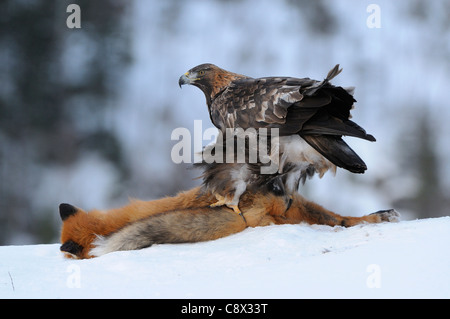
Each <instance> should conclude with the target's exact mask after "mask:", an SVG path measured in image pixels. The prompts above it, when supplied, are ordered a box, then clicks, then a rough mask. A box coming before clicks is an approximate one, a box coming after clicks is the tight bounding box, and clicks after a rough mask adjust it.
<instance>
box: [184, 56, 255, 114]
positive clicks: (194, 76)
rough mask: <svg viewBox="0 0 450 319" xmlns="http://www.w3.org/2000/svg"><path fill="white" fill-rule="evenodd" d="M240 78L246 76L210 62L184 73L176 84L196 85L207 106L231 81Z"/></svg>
mask: <svg viewBox="0 0 450 319" xmlns="http://www.w3.org/2000/svg"><path fill="white" fill-rule="evenodd" d="M241 78H246V76H243V75H240V74H236V73H232V72H229V71H226V70H224V69H221V68H219V67H218V66H216V65H214V64H211V63H205V64H200V65H197V66H196V67H194V68H192V69H190V70H189V71H187V72H186V73H184V74H183V75H182V76H181V77H180V79H179V80H178V85H179V86H180V88H181V86H182V85H185V84H190V85H194V86H196V87H198V88H199V89H200V90H202V92H203V93H204V94H205V97H206V102H207V104H208V106H209V105H211V102H212V101H213V100H214V98H215V97H216V96H217V94H219V93H220V92H222V91H223V90H224V89H225V88H226V87H228V86H229V85H230V83H231V82H233V81H234V80H237V79H241Z"/></svg>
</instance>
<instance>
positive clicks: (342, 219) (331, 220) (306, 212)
mask: <svg viewBox="0 0 450 319" xmlns="http://www.w3.org/2000/svg"><path fill="white" fill-rule="evenodd" d="M271 215H272V216H274V218H275V220H276V223H277V224H297V223H300V222H306V223H308V224H319V225H328V226H344V227H351V226H355V225H358V224H363V223H369V224H373V223H381V222H397V221H399V220H400V214H399V213H398V212H396V211H395V210H394V209H389V210H381V211H378V212H375V213H372V214H369V215H365V216H362V217H348V216H341V215H339V214H336V213H334V212H332V211H330V210H328V209H326V208H324V207H322V206H320V205H318V204H316V203H314V202H311V201H308V200H306V199H305V198H303V197H302V196H301V195H299V194H296V195H294V201H293V204H292V205H291V207H290V208H289V209H288V210H287V211H286V212H285V213H280V212H276V211H273V212H271Z"/></svg>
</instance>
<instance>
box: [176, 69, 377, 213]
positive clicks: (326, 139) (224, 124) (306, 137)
mask: <svg viewBox="0 0 450 319" xmlns="http://www.w3.org/2000/svg"><path fill="white" fill-rule="evenodd" d="M341 71H342V69H339V65H336V66H335V67H334V68H333V69H331V70H330V72H329V73H328V75H327V77H326V78H325V79H324V80H323V81H316V80H312V79H309V78H293V77H263V78H251V77H248V76H245V75H241V74H237V73H232V72H229V71H226V70H223V69H221V68H219V67H217V66H215V65H213V64H201V65H199V66H196V67H194V68H192V69H191V70H189V71H188V72H186V73H185V74H184V75H182V76H181V77H180V79H179V85H180V87H181V86H182V85H184V84H190V85H194V86H197V87H198V88H200V89H201V90H202V91H203V93H204V94H205V97H206V103H207V105H208V110H209V115H210V118H211V121H212V123H213V124H214V125H215V126H216V127H217V128H218V129H219V130H220V131H221V132H222V133H223V134H224V136H225V132H226V130H227V129H230V128H231V129H237V128H242V129H244V130H246V129H249V128H254V129H262V128H266V129H272V128H275V129H278V132H279V136H278V137H276V138H272V140H271V142H272V148H271V151H272V152H273V151H274V145H275V148H276V150H278V151H279V153H278V155H279V156H277V158H273V157H272V159H273V160H275V161H276V162H277V165H278V170H277V172H275V173H274V174H270V175H269V176H262V175H261V174H258V172H257V170H256V169H255V165H251V164H250V163H248V162H247V163H241V164H236V163H234V164H231V165H230V164H227V163H223V164H221V163H209V164H206V165H205V172H204V175H203V177H204V186H205V188H206V189H207V190H210V191H212V192H214V193H216V195H217V198H218V199H219V201H218V205H223V204H226V205H228V206H230V207H232V208H233V209H234V210H235V211H237V212H239V208H238V202H239V196H240V195H241V194H242V193H243V192H244V191H245V189H246V188H247V187H249V186H250V185H251V186H253V187H255V185H256V186H261V185H263V184H265V183H269V184H270V185H272V186H271V187H273V188H274V190H275V191H278V190H279V189H280V187H282V188H284V189H282V191H286V192H287V194H291V193H292V192H294V191H297V189H298V186H299V182H300V181H303V182H304V181H305V179H306V177H311V176H312V175H314V174H315V173H318V174H319V175H320V177H322V175H323V174H324V173H325V172H326V171H327V170H329V169H331V170H333V171H335V170H336V166H338V167H341V168H344V169H346V170H349V171H350V172H353V173H364V171H365V170H366V169H367V167H366V164H365V163H364V162H363V160H362V159H361V158H360V157H359V156H358V155H357V154H356V153H355V152H354V151H353V150H352V149H351V148H350V147H349V146H348V145H347V144H346V143H345V142H344V141H343V139H342V136H344V135H347V136H353V137H358V138H362V139H365V140H368V141H375V138H374V137H373V136H372V135H370V134H367V133H366V131H365V130H364V129H363V128H361V127H360V126H359V125H358V124H356V123H355V122H353V121H351V120H350V118H351V116H350V110H351V109H352V108H353V104H354V102H356V100H355V99H354V98H353V88H343V87H340V86H334V85H332V84H331V83H330V80H331V79H333V78H334V77H335V76H337V75H338V74H339V73H340V72H341ZM217 144H218V145H220V147H223V145H224V143H223V142H221V143H217ZM256 166H257V167H258V165H256Z"/></svg>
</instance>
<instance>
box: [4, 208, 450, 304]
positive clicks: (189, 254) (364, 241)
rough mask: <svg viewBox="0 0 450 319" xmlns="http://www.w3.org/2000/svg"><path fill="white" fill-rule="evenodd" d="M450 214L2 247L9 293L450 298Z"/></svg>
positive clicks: (18, 295)
mask: <svg viewBox="0 0 450 319" xmlns="http://www.w3.org/2000/svg"><path fill="white" fill-rule="evenodd" d="M449 243H450V217H441V218H434V219H422V220H413V221H403V222H399V223H392V224H390V223H383V224H365V225H359V226H355V227H351V228H343V227H329V226H319V225H306V224H300V225H274V226H268V227H258V228H248V229H246V230H245V231H243V232H241V233H238V234H235V235H232V236H229V237H226V238H222V239H219V240H215V241H210V242H202V243H194V244H171V245H169V244H164V245H154V246H152V247H149V248H147V249H143V250H139V251H125V252H114V253H110V254H107V255H105V256H102V257H99V258H94V259H88V260H72V259H65V258H64V257H63V256H62V254H61V253H60V251H59V244H51V245H28V246H3V247H0V260H1V263H0V298H233V299H235V298H449V297H450V273H449V270H450V254H448V246H449Z"/></svg>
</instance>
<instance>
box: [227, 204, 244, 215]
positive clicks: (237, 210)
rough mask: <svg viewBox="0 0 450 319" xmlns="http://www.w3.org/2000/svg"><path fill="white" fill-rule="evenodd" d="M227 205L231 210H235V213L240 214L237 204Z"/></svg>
mask: <svg viewBox="0 0 450 319" xmlns="http://www.w3.org/2000/svg"><path fill="white" fill-rule="evenodd" d="M227 207H228V208H231V209H232V210H234V212H235V213H236V214H239V215H241V216H242V212H241V210H240V209H239V207H238V205H227Z"/></svg>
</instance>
